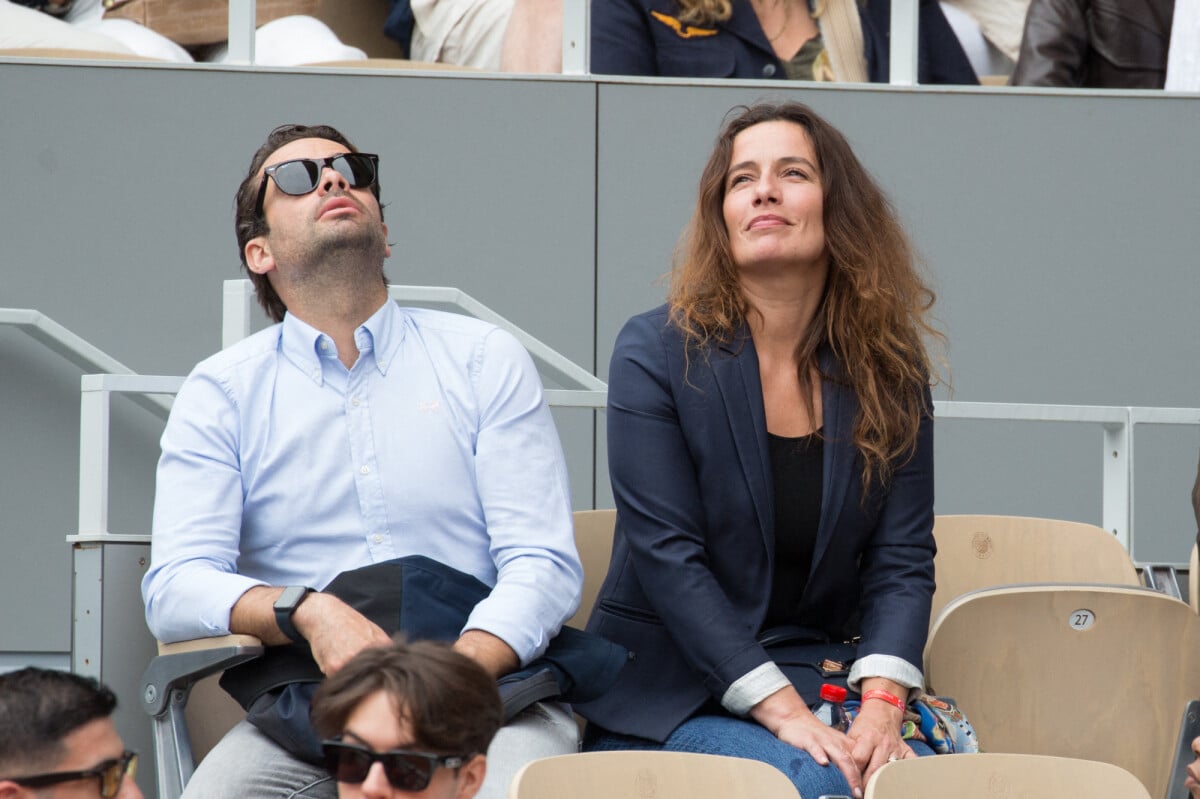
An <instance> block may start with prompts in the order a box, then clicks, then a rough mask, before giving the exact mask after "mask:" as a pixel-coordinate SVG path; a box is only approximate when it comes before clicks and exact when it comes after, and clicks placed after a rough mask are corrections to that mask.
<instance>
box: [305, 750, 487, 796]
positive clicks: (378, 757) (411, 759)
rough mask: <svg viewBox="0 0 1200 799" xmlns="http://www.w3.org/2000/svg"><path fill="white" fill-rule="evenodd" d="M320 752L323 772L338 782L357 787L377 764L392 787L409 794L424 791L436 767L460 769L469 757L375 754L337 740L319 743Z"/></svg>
mask: <svg viewBox="0 0 1200 799" xmlns="http://www.w3.org/2000/svg"><path fill="white" fill-rule="evenodd" d="M321 749H322V751H323V752H324V753H325V770H326V771H328V772H329V774H330V776H332V777H333V778H334V779H335V780H337V781H338V782H346V783H350V784H353V785H357V784H359V783H361V782H363V781H364V780H366V778H367V774H368V773H369V772H370V771H371V766H373V765H374V764H375V763H376V762H379V763H382V764H383V773H384V775H385V776H386V777H387V780H388V782H389V783H391V785H392V787H393V788H396V789H397V790H400V791H412V792H415V791H423V790H425V788H427V787H428V786H429V781H430V780H432V779H433V773H434V772H435V771H437V769H438V768H459V767H460V766H463V765H465V764H466V762H467V760H469V759H470V755H435V754H433V753H431V752H412V751H409V750H407V749H389V750H388V751H386V752H376V751H374V750H372V749H368V748H367V747H365V746H359V745H357V744H352V743H346V742H345V741H343V740H341V739H339V738H333V739H331V740H328V741H322V742H321Z"/></svg>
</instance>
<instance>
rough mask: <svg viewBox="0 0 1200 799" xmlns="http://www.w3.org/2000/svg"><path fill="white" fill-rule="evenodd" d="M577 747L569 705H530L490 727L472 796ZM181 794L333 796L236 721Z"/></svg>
mask: <svg viewBox="0 0 1200 799" xmlns="http://www.w3.org/2000/svg"><path fill="white" fill-rule="evenodd" d="M577 751H579V728H578V726H577V725H576V724H575V718H574V716H573V715H572V714H571V711H570V710H569V708H567V707H566V706H565V705H560V704H557V703H551V702H539V703H537V704H535V705H532V706H530V707H529V708H526V709H525V710H524V711H522V712H521V713H520V714H519V715H518V716H517V717H516V718H514V719H513V720H512V721H510V722H509V723H508V724H505V725H504V726H503V727H501V728H500V731H499V732H498V733H496V737H495V738H494V739H493V740H492V745H491V746H489V747H488V752H487V777H486V778H485V779H484V781H483V787H482V788H480V790H479V793H478V794H476V796H477V797H478V799H505V797H507V796H508V786H509V783H511V782H512V778H513V777H514V776H515V775H516V773H517V772H518V771H519V770H520V769H521V767H522V766H524V765H525V764H526V763H528V762H529V761H531V760H537V759H538V758H541V757H551V756H553V755H565V754H570V753H573V752H577ZM183 799H337V783H336V782H334V781H333V779H332V778H330V776H329V775H328V774H327V773H326V772H325V771H324V770H323V769H320V768H318V767H316V766H311V765H309V764H308V763H305V762H303V761H301V760H297V759H296V758H294V757H292V756H291V755H289V754H288V753H287V752H285V751H284V750H283V749H282V748H280V747H279V746H278V745H277V744H276V743H275V742H274V741H272V740H271V739H270V738H267V737H266V736H265V735H263V734H262V733H261V732H259V731H258V729H257V728H256V727H254V726H253V725H252V724H250V723H249V722H247V721H240V722H238V724H237V726H235V727H234V728H233V729H232V730H230V731H229V732H228V733H227V734H226V735H225V737H224V738H222V739H221V741H220V742H219V743H218V744H217V745H216V746H215V747H213V750H212V751H211V752H209V753H208V756H207V757H205V758H204V760H202V761H201V762H200V765H199V766H197V767H196V773H195V774H194V775H192V778H191V780H189V781H188V784H187V787H186V788H185V789H184V791H183Z"/></svg>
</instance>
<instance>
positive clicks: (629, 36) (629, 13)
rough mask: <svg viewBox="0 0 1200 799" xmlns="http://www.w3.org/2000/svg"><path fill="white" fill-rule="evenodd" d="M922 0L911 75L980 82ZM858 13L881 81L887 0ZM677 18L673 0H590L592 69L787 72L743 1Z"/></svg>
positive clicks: (679, 73)
mask: <svg viewBox="0 0 1200 799" xmlns="http://www.w3.org/2000/svg"><path fill="white" fill-rule="evenodd" d="M920 3H921V5H920V12H919V13H920V18H919V28H918V36H917V81H918V82H920V83H950V84H960V85H961V84H967V85H970V84H977V83H979V79H978V78H977V77H976V76H975V70H973V69H972V68H971V62H970V61H969V60H968V59H967V55H966V53H965V52H964V51H963V49H962V45H961V44H960V43H959V41H958V37H957V36H955V34H954V29H953V28H951V27H950V23H949V22H947V21H946V17H945V15H943V14H942V9H941V7H940V6H939V5H938V4H937V0H920ZM859 16H860V18H861V19H862V30H863V49H864V51H865V53H864V55H865V56H866V59H867V78H868V80H870V81H871V82H872V83H887V82H888V76H889V73H890V69H889V64H888V38H889V36H890V33H891V19H892V4H891V0H867V2H866V3H865V4H864V3H861V2H860V3H859ZM678 17H679V4H678V3H677V2H676V0H603V2H597V3H592V20H591V26H592V51H591V71H592V72H593V73H594V74H599V75H661V76H664V77H677V78H759V79H761V78H780V79H786V78H787V72H786V71H785V70H784V67H783V62H782V61H780V60H779V58H778V57H777V56H776V55H775V51H774V50H773V49H772V48H771V43H770V42H769V41H767V35H766V34H765V33H763V29H762V26H761V25H760V24H759V23H758V17H757V16H756V15H755V13H754V9H753V8H751V7H750V3H749V2H748V0H733V15H732V16H731V17H730V18H729V19H728V20H727V21H726V22H721V23H717V24H715V25H688V24H687V23H681V22H679V19H678Z"/></svg>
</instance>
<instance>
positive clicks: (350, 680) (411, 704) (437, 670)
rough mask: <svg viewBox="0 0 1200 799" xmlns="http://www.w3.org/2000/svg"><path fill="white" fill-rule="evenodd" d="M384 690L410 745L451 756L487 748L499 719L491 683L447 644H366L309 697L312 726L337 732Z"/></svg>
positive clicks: (500, 709) (501, 714)
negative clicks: (408, 732)
mask: <svg viewBox="0 0 1200 799" xmlns="http://www.w3.org/2000/svg"><path fill="white" fill-rule="evenodd" d="M379 691H383V692H384V693H386V694H387V695H388V696H389V697H390V698H391V699H392V702H393V703H394V705H395V707H396V719H397V723H399V721H400V720H401V719H406V720H407V721H408V723H409V724H410V725H411V727H412V734H413V738H414V740H413V742H412V744H413V748H415V749H423V750H427V751H432V752H436V753H440V754H450V755H468V756H469V755H476V754H486V753H487V748H488V744H490V743H491V742H492V737H493V736H494V735H495V734H496V730H498V729H500V725H501V723H502V722H503V720H504V711H503V707H502V706H501V704H500V694H499V692H498V691H497V690H496V681H495V680H494V679H493V678H492V677H491V675H489V674H488V673H487V672H486V671H484V669H483V667H482V666H480V665H479V664H478V663H476V662H475V661H474V660H471V659H470V658H469V657H467V656H466V655H464V654H462V653H460V652H456V651H454V650H453V649H451V648H450V647H449V646H448V645H446V644H443V643H438V642H434V641H415V642H413V643H406V642H404V641H402V640H401V641H397V642H396V643H395V644H393V645H392V646H387V647H377V648H372V649H364V650H363V651H362V652H359V653H358V654H357V655H355V656H354V658H353V659H351V661H350V662H349V663H347V664H346V665H345V666H343V667H342V668H341V669H340V670H338V671H337V672H335V673H334V675H333V676H332V677H329V678H328V679H326V680H325V682H323V683H322V684H321V687H320V688H318V689H317V692H316V695H315V696H313V703H312V709H313V712H312V715H313V723H314V725H315V726H316V728H317V732H319V733H320V734H321V735H323V736H325V737H330V736H334V735H338V734H340V733H341V732H342V731H343V729H344V728H345V725H346V720H347V719H348V718H350V714H351V713H353V712H354V709H355V708H356V707H358V705H359V704H360V703H361V702H362V701H363V700H364V699H366V698H367V697H369V696H371V695H372V694H375V693H377V692H379Z"/></svg>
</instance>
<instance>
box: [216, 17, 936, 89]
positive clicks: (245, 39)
mask: <svg viewBox="0 0 1200 799" xmlns="http://www.w3.org/2000/svg"><path fill="white" fill-rule="evenodd" d="M599 1H600V2H604V0H599ZM591 2H592V0H563V2H562V7H563V11H562V15H563V18H562V71H563V74H565V75H587V74H588V73H589V72H590V71H591V69H590V64H591V59H590V51H591V38H592V37H591V27H590V20H591ZM256 18H257V14H256V3H255V0H229V62H230V63H234V64H253V63H254V30H255V24H254V23H255V20H256ZM917 24H918V0H892V24H891V31H890V37H889V41H890V45H889V47H890V61H889V65H888V66H889V70H890V82H891V83H892V85H895V86H915V85H917Z"/></svg>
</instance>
